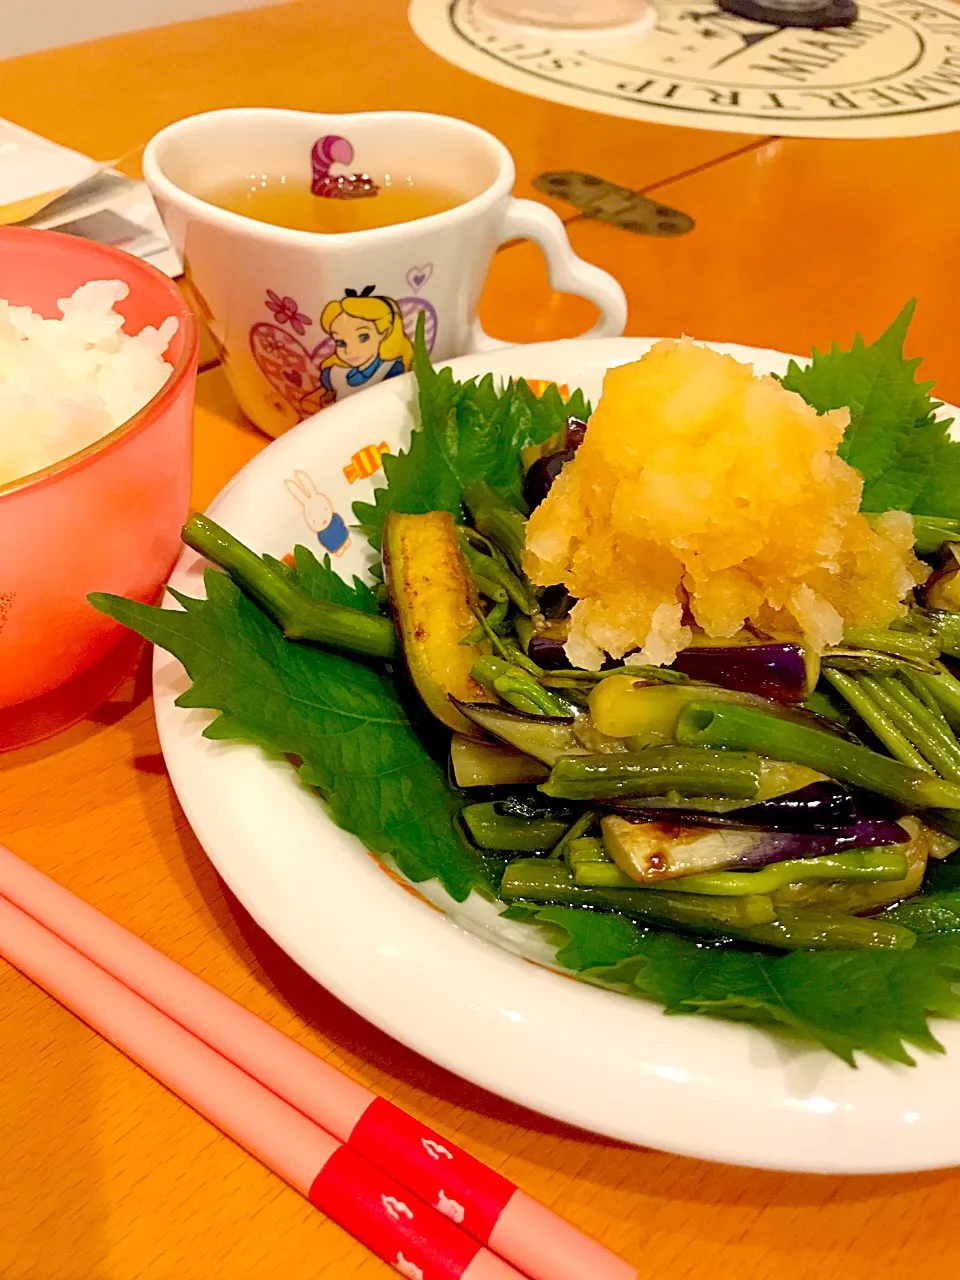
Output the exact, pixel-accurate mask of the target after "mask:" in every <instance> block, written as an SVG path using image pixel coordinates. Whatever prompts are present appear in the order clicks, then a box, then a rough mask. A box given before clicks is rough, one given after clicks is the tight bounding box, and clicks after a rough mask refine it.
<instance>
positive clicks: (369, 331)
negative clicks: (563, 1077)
mask: <svg viewBox="0 0 960 1280" xmlns="http://www.w3.org/2000/svg"><path fill="white" fill-rule="evenodd" d="M320 328H321V329H322V330H323V331H324V333H326V334H328V335H329V336H330V338H332V339H333V343H334V350H333V354H332V355H329V356H328V357H327V358H326V360H324V361H323V363H322V364H321V365H320V383H321V386H322V387H323V388H324V389H325V390H326V391H327V392H328V393H329V394H330V395H332V396H335V397H336V398H337V399H338V400H339V399H340V397H341V396H344V395H349V394H350V393H351V392H353V391H359V390H360V388H361V387H372V386H373V385H374V384H375V383H377V382H384V381H385V380H386V379H387V378H396V377H397V376H398V375H399V374H401V373H406V371H407V370H408V369H409V368H410V365H411V363H412V361H413V346H412V345H411V342H410V339H409V338H408V337H407V335H406V334H405V333H404V331H403V317H402V316H401V314H400V308H399V307H398V306H397V304H396V302H394V300H393V298H387V297H384V296H383V295H381V294H376V295H374V293H373V285H367V286H366V288H365V289H362V290H361V291H360V293H357V291H356V290H355V289H347V290H346V292H345V293H344V296H343V297H342V298H338V299H337V300H336V301H334V302H328V303H327V305H326V306H325V307H324V309H323V311H322V312H321V314H320Z"/></svg>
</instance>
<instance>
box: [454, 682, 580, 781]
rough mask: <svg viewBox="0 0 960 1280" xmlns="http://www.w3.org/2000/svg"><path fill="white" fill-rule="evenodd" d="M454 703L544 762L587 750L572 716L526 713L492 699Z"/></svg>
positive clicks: (487, 728)
mask: <svg viewBox="0 0 960 1280" xmlns="http://www.w3.org/2000/svg"><path fill="white" fill-rule="evenodd" d="M481 692H485V691H483V690H481ZM454 705H455V706H456V708H457V710H458V711H459V712H460V713H461V715H463V716H464V718H466V719H468V720H470V721H471V722H472V723H473V724H474V725H476V726H477V727H478V728H480V729H483V730H485V732H487V733H489V734H491V735H492V736H493V737H495V738H499V739H500V740H501V741H502V742H506V743H508V744H509V745H510V746H511V747H516V749H517V750H518V751H523V752H524V753H525V754H526V755H528V756H532V757H533V759H534V760H540V761H541V762H542V763H543V764H546V765H552V764H553V762H554V761H555V760H558V759H559V758H560V756H566V755H572V754H574V753H576V752H578V751H584V748H583V747H581V746H580V745H579V743H578V742H577V739H576V737H575V736H574V732H573V716H568V717H566V718H565V719H561V718H559V717H557V716H539V715H526V714H525V713H524V712H522V711H516V710H514V709H513V708H511V707H500V706H497V705H496V704H495V703H492V702H459V701H457V700H456V699H455V700H454Z"/></svg>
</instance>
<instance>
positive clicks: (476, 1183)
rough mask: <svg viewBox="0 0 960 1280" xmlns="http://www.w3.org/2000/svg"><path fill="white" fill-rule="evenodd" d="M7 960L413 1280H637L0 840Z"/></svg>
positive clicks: (0, 936)
mask: <svg viewBox="0 0 960 1280" xmlns="http://www.w3.org/2000/svg"><path fill="white" fill-rule="evenodd" d="M0 955H3V956H4V957H5V958H6V959H7V960H8V961H10V963H11V964H13V965H14V966H15V967H16V968H18V969H20V970H21V972H23V973H24V974H25V975H26V976H27V977H29V978H31V979H32V980H33V981H35V982H36V983H38V984H39V985H40V986H42V987H43V988H44V989H45V990H47V991H48V992H49V993H50V994H51V995H52V996H54V997H55V998H56V999H58V1000H59V1001H60V1002H61V1003H62V1004H64V1005H66V1006H67V1007H68V1008H69V1009H71V1010H72V1011H73V1012H74V1013H76V1014H77V1015H78V1016H79V1017H80V1018H82V1019H83V1021H85V1022H86V1023H88V1025H90V1026H91V1027H92V1028H93V1029H94V1030H96V1031H97V1032H99V1033H100V1034H101V1035H103V1036H104V1037H105V1038H106V1039H108V1040H110V1041H111V1042H112V1043H113V1044H114V1045H116V1047H117V1048H119V1049H120V1050H121V1051H122V1052H124V1053H125V1054H127V1056H128V1057H130V1058H132V1059H133V1060H134V1061H135V1062H137V1063H139V1064H140V1065H141V1066H143V1067H144V1068H145V1069H146V1070H147V1071H149V1072H150V1074H151V1075H153V1076H155V1077H156V1078H157V1079H158V1080H160V1081H161V1082H162V1083H163V1084H165V1085H167V1087H168V1088H170V1089H171V1090H173V1092H175V1093H176V1094H178V1095H179V1096H180V1097H181V1098H182V1099H183V1100H184V1101H185V1102H187V1103H188V1104H189V1105H190V1106H192V1107H193V1108H194V1109H195V1110H196V1111H198V1112H199V1113H200V1114H201V1115H204V1116H205V1117H206V1118H207V1119H209V1120H211V1121H212V1122H213V1123H214V1124H216V1125H217V1126H218V1128H220V1129H222V1130H223V1131H224V1132H225V1133H227V1134H228V1135H229V1136H230V1137H232V1138H234V1140H235V1141H237V1142H238V1143H239V1144H240V1145H241V1146H243V1147H245V1148H246V1149H247V1150H248V1151H249V1152H251V1154H253V1155H255V1156H256V1157H257V1158H258V1159H260V1160H261V1161H262V1162H263V1163H264V1164H266V1165H267V1166H268V1167H269V1168H270V1169H272V1170H274V1172H276V1173H277V1174H279V1175H280V1176H281V1177H282V1178H284V1179H285V1180H286V1181H287V1182H289V1183H290V1184H291V1185H292V1186H294V1187H295V1188H296V1189H297V1190H298V1191H300V1192H301V1193H302V1194H303V1195H305V1196H307V1197H308V1198H309V1199H310V1200H311V1202H312V1203H313V1204H315V1205H316V1206H317V1208H319V1209H321V1210H322V1211H323V1212H324V1213H326V1214H327V1215H328V1216H329V1217H331V1218H332V1219H333V1220H334V1221H336V1222H337V1223H339V1224H340V1225H341V1226H342V1227H344V1228H345V1229H346V1230H347V1231H349V1232H350V1233H351V1234H352V1235H353V1236H354V1237H355V1238H356V1239H357V1240H359V1241H361V1243H363V1244H365V1245H366V1246H367V1247H368V1248H369V1249H371V1250H372V1251H373V1252H374V1253H376V1254H377V1255H378V1256H379V1257H380V1258H382V1259H383V1260H384V1261H386V1262H388V1263H390V1264H391V1265H392V1266H394V1267H395V1268H396V1269H397V1270H398V1271H399V1272H400V1274H402V1275H404V1276H407V1277H409V1278H410V1280H455V1278H463V1280H519V1278H520V1277H521V1276H527V1277H531V1278H532V1280H636V1276H637V1272H636V1270H635V1268H633V1267H632V1266H630V1265H629V1264H628V1263H626V1262H624V1261H623V1260H622V1259H620V1258H618V1257H616V1255H614V1254H613V1253H611V1252H610V1251H609V1250H608V1249H606V1248H604V1247H603V1246H601V1245H599V1244H597V1243H596V1242H595V1241H593V1240H591V1239H589V1238H588V1237H587V1236H585V1235H583V1234H582V1233H581V1232H580V1231H578V1230H577V1229H576V1228H574V1227H572V1226H571V1225H570V1224H569V1223H568V1222H566V1221H564V1220H563V1219H562V1218H560V1217H558V1216H557V1215H556V1214H554V1213H552V1212H551V1211H550V1210H549V1209H546V1208H545V1207H544V1206H543V1205H540V1204H539V1203H538V1202H537V1201H535V1200H532V1199H531V1198H530V1197H529V1196H527V1195H525V1194H524V1193H523V1192H522V1191H520V1190H518V1189H517V1188H516V1187H515V1186H514V1184H513V1183H512V1182H510V1181H509V1180H508V1179H506V1178H504V1177H503V1176H502V1175H500V1174H498V1173H496V1172H495V1171H494V1170H492V1169H489V1168H487V1166H486V1165H484V1164H483V1163H482V1162H481V1161H479V1160H476V1159H475V1158H474V1157H473V1156H471V1155H469V1154H468V1153H467V1152H465V1151H463V1150H461V1149H460V1148H459V1147H457V1146H455V1145H454V1144H453V1143H451V1142H449V1141H447V1140H446V1139H444V1138H442V1137H441V1135H440V1134H438V1133H435V1132H434V1131H433V1130H431V1129H429V1128H427V1127H426V1126H425V1125H422V1124H420V1122H419V1121H417V1120H415V1119H414V1118H413V1117H412V1116H409V1115H407V1114H406V1112H404V1111H402V1110H401V1109H400V1108H399V1107H396V1106H394V1105H393V1104H392V1103H390V1102H387V1101H386V1100H385V1099H383V1098H380V1097H378V1096H377V1095H376V1094H374V1093H371V1092H370V1091H369V1090H368V1089H365V1088H364V1087H363V1086H362V1085H359V1084H357V1083H356V1082H355V1081H352V1080H350V1079H349V1078H348V1077H347V1076H345V1075H343V1074H342V1073H341V1072H340V1071H338V1070H337V1069H336V1068H335V1067H332V1066H331V1065H330V1064H329V1063H327V1062H324V1061H323V1060H322V1059H320V1058H317V1057H315V1056H314V1055H313V1054H312V1053H310V1052H309V1050H307V1049H304V1048H303V1047H302V1046H300V1045H298V1044H296V1043H295V1042H294V1041H292V1040H290V1039H288V1038H287V1037H286V1036H285V1035H283V1033H282V1032H280V1031H277V1030H276V1029H275V1028H273V1027H271V1026H270V1025H269V1024H267V1023H265V1022H263V1021H262V1020H261V1019H260V1018H258V1017H257V1016H256V1015H255V1014H252V1013H250V1012H249V1011H248V1010H246V1009H244V1008H242V1007H241V1006H240V1005H238V1004H236V1003H234V1001H232V1000H230V999H229V998H228V997H227V996H224V995H222V994H221V993H220V992H218V991H216V990H214V989H213V988H212V987H209V986H208V985H207V984H206V983H205V982H203V981H202V980H201V979H199V978H197V977H195V976H194V975H193V974H191V973H189V972H188V971H187V970H185V969H182V968H181V967H180V966H179V965H177V964H176V963H174V962H173V961H172V960H170V959H168V958H167V957H166V956H163V955H162V954H161V953H160V952H158V951H155V950H154V949H153V948H152V947H151V946H149V945H148V944H147V943H145V942H143V941H142V940H141V939H139V938H137V937H135V936H134V935H133V934H131V933H129V932H128V931H127V930H126V929H124V928H122V927H121V926H120V925H118V924H116V923H115V922H114V921H112V920H110V919H109V917H107V916H104V915H103V914H101V913H100V912H99V911H96V910H95V909H94V908H93V907H90V906H89V905H87V904H86V903H84V902H82V901H81V900H80V899H79V898H77V897H75V896H74V895H73V894H71V893H70V892H69V891H68V890H66V889H64V888H63V887H62V886H60V885H58V884H57V883H56V882H55V881H53V880H51V879H50V878H49V877H47V876H45V875H43V873H42V872H40V871H37V870H36V869H35V868H33V867H31V866H29V864H27V863H25V862H23V861H22V860H21V859H19V858H17V857H16V856H15V855H14V854H12V853H10V852H9V851H8V850H6V849H3V848H2V847H0ZM487 1245H489V1248H487V1247H485V1246H487ZM497 1255H499V1256H497ZM518 1268H519V1270H518Z"/></svg>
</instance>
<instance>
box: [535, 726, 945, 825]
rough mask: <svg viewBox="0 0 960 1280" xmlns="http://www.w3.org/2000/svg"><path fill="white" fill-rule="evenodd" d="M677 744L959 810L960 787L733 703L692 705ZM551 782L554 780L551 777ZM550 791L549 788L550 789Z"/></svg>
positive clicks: (916, 804) (922, 805)
mask: <svg viewBox="0 0 960 1280" xmlns="http://www.w3.org/2000/svg"><path fill="white" fill-rule="evenodd" d="M677 738H678V739H679V741H680V742H681V743H684V744H685V745H688V746H703V747H719V748H725V749H727V750H732V751H738V752H741V751H757V752H761V753H762V754H763V755H767V756H770V757H772V758H773V759H775V760H792V761H794V762H795V763H797V764H803V765H807V766H808V767H809V768H811V769H819V770H821V771H822V772H823V773H825V774H827V775H828V776H831V777H833V778H836V779H837V781H838V782H846V783H848V784H849V785H850V786H855V787H863V788H864V789H865V790H867V791H874V792H876V794H877V795H881V796H885V797H887V798H888V799H890V800H894V801H896V802H897V803H898V804H903V805H904V806H905V807H906V808H908V809H917V808H919V809H960V785H958V784H957V783H954V782H946V781H944V780H943V779H941V778H937V777H935V776H934V775H933V774H929V773H923V772H921V771H920V770H919V769H911V768H908V767H907V766H906V765H903V764H900V762H899V761H897V760H891V759H890V758H889V757H888V756H882V755H880V754H879V753H878V752H876V751H870V750H869V749H868V748H867V747H860V746H857V745H856V744H855V743H853V742H845V741H844V740H843V739H842V738H837V737H834V736H833V735H831V734H829V733H824V732H823V731H822V730H820V729H808V728H807V727H806V725H799V724H793V723H791V722H790V721H788V720H782V719H780V718H778V717H777V716H771V715H767V714H766V713H765V712H763V711H759V710H758V709H757V708H756V707H744V706H740V705H739V704H737V703H734V702H691V703H690V705H689V706H687V707H685V708H684V709H683V711H682V712H681V713H680V718H679V719H678V721H677ZM551 776H552V775H551ZM544 785H545V786H549V783H545V784H544Z"/></svg>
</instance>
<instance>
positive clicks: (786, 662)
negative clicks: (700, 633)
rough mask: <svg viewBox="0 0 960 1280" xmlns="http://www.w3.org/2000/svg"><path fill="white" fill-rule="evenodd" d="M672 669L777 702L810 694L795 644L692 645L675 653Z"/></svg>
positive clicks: (791, 700) (799, 700) (799, 651)
mask: <svg viewBox="0 0 960 1280" xmlns="http://www.w3.org/2000/svg"><path fill="white" fill-rule="evenodd" d="M673 670H674V671H682V672H683V673H684V675H688V676H690V677H691V679H693V680H702V681H704V682H705V683H707V684H719V685H722V687H723V688H724V689H736V690H738V691H739V692H740V693H757V694H759V695H760V697H762V698H772V699H773V700H774V701H776V702H802V701H803V699H804V698H805V697H807V695H808V693H809V692H810V690H809V687H808V681H809V671H808V669H807V663H806V659H805V658H804V654H803V650H802V649H801V648H800V646H799V645H798V644H736V645H703V646H693V647H692V648H689V649H683V650H681V652H680V653H678V654H677V656H676V658H675V660H674V663H673Z"/></svg>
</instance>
